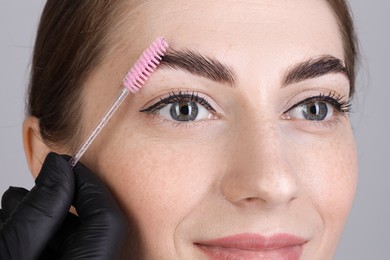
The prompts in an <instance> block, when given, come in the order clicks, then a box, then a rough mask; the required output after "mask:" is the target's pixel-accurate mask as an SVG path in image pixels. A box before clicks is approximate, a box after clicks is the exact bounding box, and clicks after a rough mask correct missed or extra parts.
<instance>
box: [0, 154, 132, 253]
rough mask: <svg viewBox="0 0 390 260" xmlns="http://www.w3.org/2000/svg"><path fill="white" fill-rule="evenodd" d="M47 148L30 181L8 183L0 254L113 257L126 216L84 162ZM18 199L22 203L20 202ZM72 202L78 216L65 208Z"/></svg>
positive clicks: (119, 246) (1, 215)
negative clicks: (72, 163) (20, 184)
mask: <svg viewBox="0 0 390 260" xmlns="http://www.w3.org/2000/svg"><path fill="white" fill-rule="evenodd" d="M68 159H69V158H66V159H65V158H63V157H61V156H59V155H57V154H54V153H50V154H49V155H48V156H47V157H46V160H45V162H44V164H43V166H42V169H41V172H40V174H39V176H38V178H37V179H36V180H35V186H34V187H33V189H32V190H31V191H30V192H28V191H27V190H25V189H23V188H10V189H9V190H8V191H6V192H5V193H4V195H3V198H2V207H3V209H2V211H1V212H0V219H1V223H2V224H1V227H0V259H2V260H6V259H17V260H19V259H23V260H26V259H116V258H117V257H118V254H119V253H120V250H121V249H122V245H123V242H124V239H125V235H126V233H127V221H126V220H125V218H124V216H123V214H122V212H121V211H120V209H119V207H118V206H117V204H116V202H115V201H114V199H113V198H112V195H111V194H110V192H109V191H108V190H107V189H106V188H105V186H104V185H103V183H102V182H101V181H100V180H99V179H98V178H97V177H96V176H94V175H93V174H92V173H91V172H90V171H89V170H88V169H87V168H86V167H85V166H83V165H82V164H77V165H76V166H75V167H74V168H73V169H72V168H71V167H70V166H69V164H68V162H67V161H68ZM20 201H21V202H20ZM72 203H73V205H74V207H75V208H76V210H77V213H78V216H75V215H73V214H71V213H69V212H68V210H69V207H70V205H71V204H72Z"/></svg>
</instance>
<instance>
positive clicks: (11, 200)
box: [1, 187, 28, 218]
mask: <svg viewBox="0 0 390 260" xmlns="http://www.w3.org/2000/svg"><path fill="white" fill-rule="evenodd" d="M27 193H28V190H26V189H25V188H19V187H9V188H8V190H7V191H6V192H4V194H3V197H2V198H1V208H2V210H3V214H4V215H5V217H6V218H8V217H9V216H10V215H11V213H12V212H13V211H14V210H15V209H16V207H17V206H18V205H19V203H20V202H21V201H22V200H23V198H24V196H26V195H27Z"/></svg>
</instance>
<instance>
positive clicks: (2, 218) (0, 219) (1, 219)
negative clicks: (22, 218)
mask: <svg viewBox="0 0 390 260" xmlns="http://www.w3.org/2000/svg"><path fill="white" fill-rule="evenodd" d="M6 219H7V217H6V216H5V214H4V213H3V210H1V209H0V230H1V225H2V224H3V223H4V222H5V220H6Z"/></svg>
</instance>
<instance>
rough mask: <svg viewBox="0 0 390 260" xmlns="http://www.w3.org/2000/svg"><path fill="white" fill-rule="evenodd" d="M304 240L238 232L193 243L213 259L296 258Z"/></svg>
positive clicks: (295, 259)
mask: <svg viewBox="0 0 390 260" xmlns="http://www.w3.org/2000/svg"><path fill="white" fill-rule="evenodd" d="M306 242H307V241H306V240H305V239H303V238H300V237H297V236H294V235H290V234H276V235H273V236H269V237H265V236H261V235H258V234H239V235H234V236H230V237H224V238H218V239H214V240H208V241H200V242H197V243H195V245H196V246H197V247H198V248H199V249H200V250H201V251H202V252H203V253H205V254H206V255H208V256H209V257H210V258H211V259H213V260H225V259H229V260H238V259H245V260H247V259H248V260H250V259H258V260H261V259H278V260H298V259H299V258H300V256H301V254H302V249H303V245H304V244H305V243H306Z"/></svg>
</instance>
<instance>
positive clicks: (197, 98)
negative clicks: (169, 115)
mask: <svg viewBox="0 0 390 260" xmlns="http://www.w3.org/2000/svg"><path fill="white" fill-rule="evenodd" d="M180 101H194V102H198V103H200V104H201V105H203V106H205V107H206V108H207V109H208V110H211V111H212V112H215V111H216V110H215V109H214V107H212V106H211V105H210V103H209V102H208V100H207V97H202V95H199V92H196V91H193V92H190V91H181V90H179V91H177V92H175V91H172V92H170V93H169V94H168V96H165V97H161V98H159V100H158V101H155V102H154V104H153V105H151V106H149V107H147V108H144V109H141V110H140V112H146V113H148V112H149V113H154V112H156V111H158V110H159V109H162V108H163V107H165V106H166V105H168V104H172V103H175V102H180Z"/></svg>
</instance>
